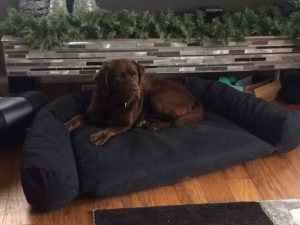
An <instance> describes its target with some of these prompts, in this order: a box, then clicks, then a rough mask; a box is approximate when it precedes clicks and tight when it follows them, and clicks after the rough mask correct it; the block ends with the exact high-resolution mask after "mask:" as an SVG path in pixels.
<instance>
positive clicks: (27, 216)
mask: <svg viewBox="0 0 300 225" xmlns="http://www.w3.org/2000/svg"><path fill="white" fill-rule="evenodd" d="M22 143H23V138H20V140H17V141H14V142H13V144H11V145H6V146H3V145H2V146H1V147H0V185H1V186H0V225H33V224H34V225H44V224H47V225H48V224H53V225H54V224H55V225H60V224H64V225H67V224H68V225H74V224H80V225H88V224H92V211H93V209H107V208H122V207H141V206H157V205H169V204H175V205H177V204H190V203H207V202H230V201H257V200H263V199H288V198H300V147H298V148H297V149H296V150H294V151H292V152H290V153H287V154H281V155H279V154H274V155H271V156H269V157H266V158H262V159H257V160H255V161H251V162H248V163H245V164H243V165H238V166H235V167H232V168H229V169H226V170H224V171H219V172H215V173H211V174H208V175H206V176H201V177H198V178H194V179H191V180H187V181H184V182H181V183H177V184H174V185H169V186H164V187H160V188H155V189H151V190H147V191H142V192H138V193H133V194H130V195H125V196H120V197H115V198H104V199H102V198H92V199H78V200H75V201H74V202H73V203H72V204H70V206H69V207H67V208H65V209H61V210H58V211H54V212H49V213H38V212H36V211H34V210H32V209H31V208H30V206H29V205H28V203H27V202H26V199H25V197H24V194H23V191H22V187H21V183H20V173H19V166H20V159H21V149H22Z"/></svg>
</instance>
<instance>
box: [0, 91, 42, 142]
mask: <svg viewBox="0 0 300 225" xmlns="http://www.w3.org/2000/svg"><path fill="white" fill-rule="evenodd" d="M46 103H47V99H46V97H45V96H44V95H43V94H42V93H40V92H37V91H28V92H24V93H18V94H6V95H4V94H2V95H1V93H0V138H3V137H7V135H9V134H12V133H16V132H19V131H22V130H23V129H24V128H26V127H28V126H29V125H30V124H31V122H32V120H33V118H34V116H35V114H36V113H37V111H38V110H39V109H40V108H41V107H42V106H44V105H45V104H46Z"/></svg>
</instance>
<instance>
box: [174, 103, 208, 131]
mask: <svg viewBox="0 0 300 225" xmlns="http://www.w3.org/2000/svg"><path fill="white" fill-rule="evenodd" d="M203 119H204V109H203V106H202V104H201V103H200V102H197V104H196V106H195V107H194V108H193V110H192V111H191V112H189V113H187V114H186V115H184V116H182V117H180V118H178V119H177V120H175V121H174V123H173V127H186V126H190V125H192V124H195V123H199V122H201V121H202V120H203Z"/></svg>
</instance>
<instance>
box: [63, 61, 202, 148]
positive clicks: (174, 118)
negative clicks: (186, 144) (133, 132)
mask: <svg viewBox="0 0 300 225" xmlns="http://www.w3.org/2000/svg"><path fill="white" fill-rule="evenodd" d="M94 81H95V83H96V87H95V89H94V90H93V94H92V97H91V102H90V105H89V107H88V109H87V115H86V116H87V119H88V120H90V121H91V122H92V123H96V124H101V125H102V126H105V127H106V128H105V129H103V130H101V131H99V132H97V133H95V134H92V135H91V140H90V141H91V143H92V144H94V145H96V146H101V145H104V144H105V143H106V142H107V141H108V140H109V139H110V138H112V137H113V136H115V135H117V134H120V133H122V132H125V131H127V130H129V129H130V128H132V127H133V126H136V127H142V128H145V129H152V130H154V131H158V130H162V129H167V128H171V127H184V126H189V125H192V124H194V123H197V122H200V121H202V120H203V107H202V105H201V103H200V102H199V101H198V99H197V98H196V97H195V96H193V94H192V93H191V92H190V91H189V90H187V89H186V88H185V87H184V86H182V85H180V84H179V83H177V82H175V81H170V80H158V79H152V78H150V76H148V75H146V74H145V73H144V68H143V67H142V66H140V65H139V64H137V63H136V62H134V61H132V60H127V59H117V60H112V61H110V62H108V63H105V65H104V66H103V68H102V69H101V70H100V71H99V72H98V73H97V74H96V75H95V78H94ZM83 118H84V117H82V116H78V115H77V116H75V117H73V118H72V119H71V120H70V121H68V122H67V123H66V125H67V127H68V129H69V130H70V131H71V130H73V129H75V128H77V127H79V126H82V125H84V124H85V120H84V119H83Z"/></svg>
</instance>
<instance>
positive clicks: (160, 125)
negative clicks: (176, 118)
mask: <svg viewBox="0 0 300 225" xmlns="http://www.w3.org/2000/svg"><path fill="white" fill-rule="evenodd" d="M170 126H171V125H170V123H168V122H163V121H161V120H156V119H150V120H148V121H147V126H146V128H147V129H149V130H152V131H161V130H164V129H167V128H170Z"/></svg>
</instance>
